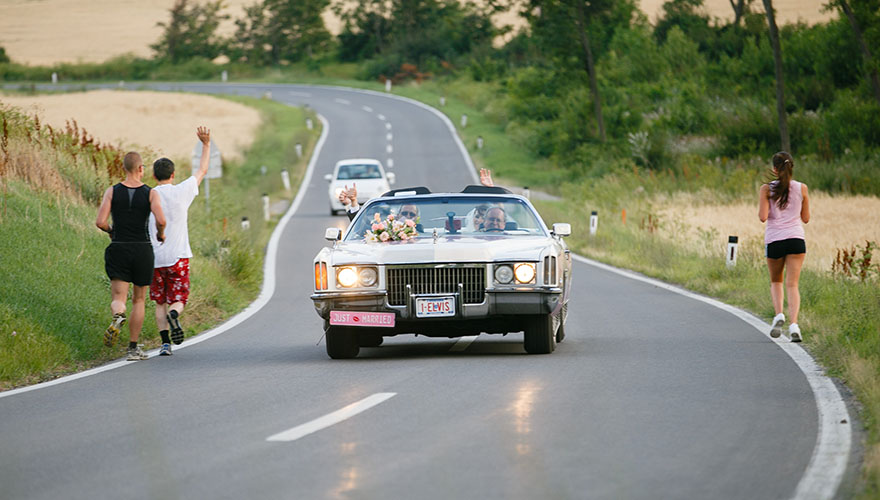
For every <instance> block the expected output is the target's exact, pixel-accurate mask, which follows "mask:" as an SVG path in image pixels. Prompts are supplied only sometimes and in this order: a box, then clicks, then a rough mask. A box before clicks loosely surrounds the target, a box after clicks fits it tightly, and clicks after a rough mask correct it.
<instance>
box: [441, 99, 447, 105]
mask: <svg viewBox="0 0 880 500" xmlns="http://www.w3.org/2000/svg"><path fill="white" fill-rule="evenodd" d="M440 105H441V106H446V97H441V98H440Z"/></svg>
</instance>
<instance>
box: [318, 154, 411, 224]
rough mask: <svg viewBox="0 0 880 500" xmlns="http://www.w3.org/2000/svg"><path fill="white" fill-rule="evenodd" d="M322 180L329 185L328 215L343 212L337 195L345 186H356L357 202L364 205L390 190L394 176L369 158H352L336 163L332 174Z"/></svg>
mask: <svg viewBox="0 0 880 500" xmlns="http://www.w3.org/2000/svg"><path fill="white" fill-rule="evenodd" d="M324 179H325V180H326V181H327V182H329V183H330V188H329V189H328V190H327V195H328V196H329V197H330V215H336V214H337V213H338V212H344V211H345V205H343V204H342V203H339V193H340V192H342V190H343V189H345V186H348V187H351V186H352V184H354V185H356V186H357V192H358V202H359V203H364V202H366V201H368V200H370V199H372V198H378V197H379V196H382V195H383V194H384V193H387V192H388V191H390V190H391V185H392V184H394V174H393V173H391V172H388V173H385V168H384V167H382V162H380V161H379V160H373V159H369V158H353V159H350V160H341V161H338V162H336V167H334V168H333V173H332V174H327V175H325V176H324Z"/></svg>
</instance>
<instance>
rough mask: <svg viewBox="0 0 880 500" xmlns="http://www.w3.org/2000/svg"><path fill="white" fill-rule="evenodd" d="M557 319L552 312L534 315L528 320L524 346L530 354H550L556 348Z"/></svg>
mask: <svg viewBox="0 0 880 500" xmlns="http://www.w3.org/2000/svg"><path fill="white" fill-rule="evenodd" d="M554 324H555V321H554V318H553V316H551V315H550V314H539V315H537V316H532V317H531V318H529V320H528V321H527V322H526V329H525V333H524V335H523V347H525V349H526V352H527V353H529V354H550V353H551V352H553V350H554V349H556V332H555V331H554V328H553V326H554Z"/></svg>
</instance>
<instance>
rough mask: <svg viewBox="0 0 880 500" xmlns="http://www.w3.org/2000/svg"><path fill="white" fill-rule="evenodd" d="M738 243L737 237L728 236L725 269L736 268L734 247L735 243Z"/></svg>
mask: <svg viewBox="0 0 880 500" xmlns="http://www.w3.org/2000/svg"><path fill="white" fill-rule="evenodd" d="M738 241H739V237H737V236H728V237H727V268H728V269H730V268H732V267H735V266H736V251H737V250H736V247H737V242H738Z"/></svg>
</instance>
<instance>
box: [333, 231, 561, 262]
mask: <svg viewBox="0 0 880 500" xmlns="http://www.w3.org/2000/svg"><path fill="white" fill-rule="evenodd" d="M551 241H552V240H551V238H549V237H546V236H522V235H517V236H510V237H504V236H441V237H440V238H438V239H437V242H436V243H434V239H433V238H430V237H428V238H419V239H416V240H410V241H393V242H386V243H381V242H377V243H367V242H364V241H350V242H340V243H339V244H338V245H337V247H336V248H335V249H334V250H333V251H332V258H331V262H330V265H331V266H340V265H347V264H422V263H433V262H437V263H445V262H491V261H501V260H537V259H538V258H539V257H540V252H541V251H542V250H543V249H544V247H545V246H547V245H549V244H550V243H551Z"/></svg>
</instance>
